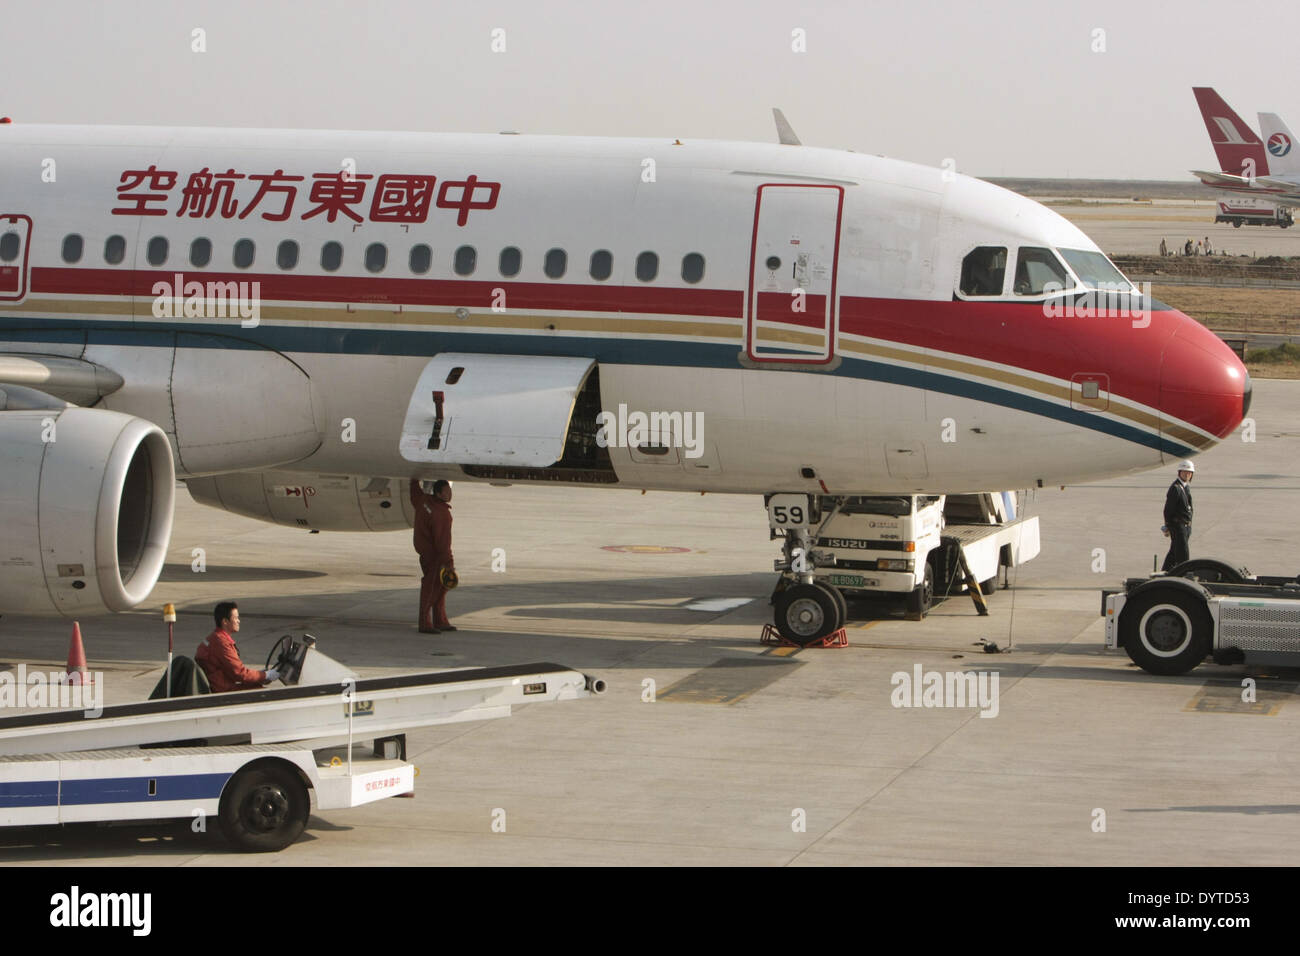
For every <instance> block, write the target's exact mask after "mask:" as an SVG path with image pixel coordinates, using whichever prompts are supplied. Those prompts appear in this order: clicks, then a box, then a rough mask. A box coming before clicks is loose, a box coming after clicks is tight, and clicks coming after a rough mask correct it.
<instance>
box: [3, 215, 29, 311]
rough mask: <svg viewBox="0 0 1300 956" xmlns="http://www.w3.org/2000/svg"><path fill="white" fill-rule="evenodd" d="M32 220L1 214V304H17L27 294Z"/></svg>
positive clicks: (21, 216)
mask: <svg viewBox="0 0 1300 956" xmlns="http://www.w3.org/2000/svg"><path fill="white" fill-rule="evenodd" d="M31 237H32V220H31V218H30V217H28V216H23V215H19V214H17V213H3V214H0V302H17V301H18V300H19V299H21V298H22V297H23V296H25V295H26V294H27V259H28V252H29V246H30V243H31Z"/></svg>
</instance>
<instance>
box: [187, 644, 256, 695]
mask: <svg viewBox="0 0 1300 956" xmlns="http://www.w3.org/2000/svg"><path fill="white" fill-rule="evenodd" d="M194 663H196V664H198V665H199V667H201V668H203V673H204V674H205V675H206V676H207V678H208V683H209V684H210V685H211V686H212V692H213V693H214V694H220V693H222V692H223V691H227V690H255V689H256V688H258V687H261V686H262V685H263V684H265V683H266V671H258V670H253V668H251V667H245V666H244V662H243V661H241V660H240V659H239V648H238V647H236V646H235V639H234V638H233V637H231V636H230V635H229V634H227V633H226V632H225V631H224V630H222V629H221V628H217V629H216V630H215V631H213V632H212V633H211V634H209V635H208V636H207V637H205V638H204V639H203V643H202V644H200V645H199V649H198V650H197V651H195V652H194Z"/></svg>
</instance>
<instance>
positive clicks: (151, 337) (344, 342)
mask: <svg viewBox="0 0 1300 956" xmlns="http://www.w3.org/2000/svg"><path fill="white" fill-rule="evenodd" d="M17 323H24V324H25V325H26V328H25V329H19V328H18V327H17ZM74 326H75V334H73V335H72V337H71V338H67V337H65V336H66V334H67V333H69V332H72V331H73V327H74ZM178 333H180V334H185V335H186V337H187V340H186V341H185V343H184V345H185V346H186V347H187V348H231V349H251V348H257V347H259V346H261V347H265V348H268V349H274V350H275V351H278V352H285V353H294V352H303V353H324V354H335V355H401V356H414V357H430V358H431V357H432V356H434V355H436V354H437V353H439V352H475V351H486V352H490V353H492V354H504V355H557V356H571V355H574V354H575V353H579V354H582V355H584V356H590V357H591V358H594V359H595V360H596V361H597V362H603V363H605V364H619V365H662V366H670V367H672V366H676V367H687V368H720V369H736V368H738V367H739V365H738V363H737V357H738V356H739V355H740V354H741V345H740V343H739V342H736V343H733V344H727V345H719V344H716V343H711V342H683V341H681V340H669V341H664V340H662V339H636V338H629V337H626V336H619V337H617V338H613V337H611V338H602V337H598V336H541V335H518V334H512V333H497V332H444V331H440V330H429V329H344V328H335V327H330V328H319V327H316V328H304V327H300V326H275V325H259V326H258V327H257V328H254V329H240V328H239V327H238V325H236V324H234V323H226V324H224V325H223V324H195V325H187V326H185V327H184V328H177V327H175V326H168V325H166V324H164V323H157V322H134V323H131V324H129V325H113V326H107V327H100V326H98V325H94V324H91V325H87V324H86V323H85V322H84V321H80V320H72V319H49V318H32V319H27V318H8V319H0V334H2V335H3V336H4V338H6V339H9V340H16V341H24V342H28V343H38V344H45V343H54V342H63V343H64V344H68V343H69V342H71V343H79V342H82V341H84V342H85V343H86V344H87V345H119V346H135V347H149V346H153V347H158V348H170V347H171V346H172V345H174V344H175V343H176V339H175V336H176V335H177V334H178ZM485 340H487V341H490V342H491V348H490V349H488V350H484V347H483V346H484V342H485ZM840 357H841V358H842V360H843V361H842V362H841V364H840V366H839V367H838V368H836V369H834V370H830V371H823V372H808V373H807V374H820V375H840V376H844V377H847V378H855V379H864V380H869V381H877V382H886V383H889V384H895V385H905V386H908V387H911V388H918V389H924V390H926V391H931V392H936V393H939V394H947V395H954V396H959V397H962V398H970V399H974V400H976V401H981V402H987V403H989V404H992V405H1000V406H1002V407H1003V408H1012V409H1016V410H1018V411H1022V412H1027V413H1029V414H1031V415H1037V416H1039V417H1041V418H1048V419H1053V420H1056V421H1060V422H1065V423H1067V424H1070V425H1073V426H1076V427H1078V428H1087V429H1090V430H1092V431H1096V432H1101V433H1103V434H1107V435H1111V436H1113V437H1115V438H1120V439H1123V440H1125V441H1130V442H1133V443H1134V444H1137V445H1142V446H1144V447H1146V448H1152V449H1157V450H1159V451H1162V452H1164V453H1165V454H1168V455H1170V456H1172V457H1175V458H1185V457H1188V456H1190V455H1193V454H1196V453H1197V451H1198V449H1196V448H1193V447H1191V446H1190V445H1185V444H1183V443H1182V442H1177V441H1173V440H1172V439H1170V438H1168V437H1166V436H1165V435H1163V434H1154V433H1152V432H1149V431H1145V430H1144V429H1142V428H1139V427H1137V426H1134V425H1130V424H1127V423H1126V422H1122V421H1117V420H1116V419H1114V418H1111V417H1108V416H1106V415H1103V414H1100V413H1098V412H1094V411H1090V410H1086V409H1076V408H1070V407H1067V406H1064V405H1059V404H1056V403H1054V402H1051V401H1048V400H1046V399H1041V398H1035V397H1033V396H1030V395H1023V394H1021V393H1019V392H1014V391H1011V390H1009V389H1006V388H1003V387H1001V386H996V385H990V384H986V383H983V382H972V381H969V380H967V379H962V378H957V377H955V376H952V375H947V374H941V373H938V372H933V371H929V370H926V369H917V368H909V367H907V366H903V365H889V364H886V363H884V362H880V361H875V360H870V359H860V358H857V357H855V356H851V355H841V356H840ZM917 358H918V361H924V358H923V357H922V356H920V355H918V357H917Z"/></svg>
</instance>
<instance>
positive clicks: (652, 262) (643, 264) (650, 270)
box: [636, 252, 659, 282]
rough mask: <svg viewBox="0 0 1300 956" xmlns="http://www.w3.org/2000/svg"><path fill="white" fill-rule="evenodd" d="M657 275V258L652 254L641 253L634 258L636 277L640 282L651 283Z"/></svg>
mask: <svg viewBox="0 0 1300 956" xmlns="http://www.w3.org/2000/svg"><path fill="white" fill-rule="evenodd" d="M657 275H659V256H658V255H656V254H655V253H653V252H643V253H641V255H639V256H637V257H636V277H637V278H638V279H640V280H641V281H642V282H653V281H654V279H655V276H657Z"/></svg>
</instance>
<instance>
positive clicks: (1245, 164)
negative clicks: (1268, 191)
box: [1192, 86, 1290, 177]
mask: <svg viewBox="0 0 1300 956" xmlns="http://www.w3.org/2000/svg"><path fill="white" fill-rule="evenodd" d="M1192 92H1193V93H1194V94H1195V95H1196V105H1197V106H1199V107H1200V108H1201V119H1203V120H1205V130H1206V132H1208V133H1209V134H1210V142H1211V143H1213V144H1214V153H1215V155H1216V156H1217V157H1218V159H1219V169H1221V170H1222V171H1223V172H1225V173H1232V174H1234V175H1237V176H1241V175H1249V176H1251V177H1254V176H1267V175H1268V152H1266V151H1265V149H1264V143H1263V141H1262V140H1260V138H1259V137H1258V136H1256V135H1255V131H1254V130H1253V129H1251V128H1250V126H1248V125H1247V124H1246V121H1245V120H1243V119H1242V118H1241V117H1240V116H1238V115H1237V114H1236V113H1235V112H1234V111H1233V109H1232V107H1231V106H1229V105H1228V104H1227V103H1225V102H1224V101H1223V97H1221V96H1220V95H1219V94H1218V93H1216V92H1214V90H1212V89H1210V87H1208V86H1196V87H1193V88H1192ZM1288 148H1290V147H1289V145H1288Z"/></svg>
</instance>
